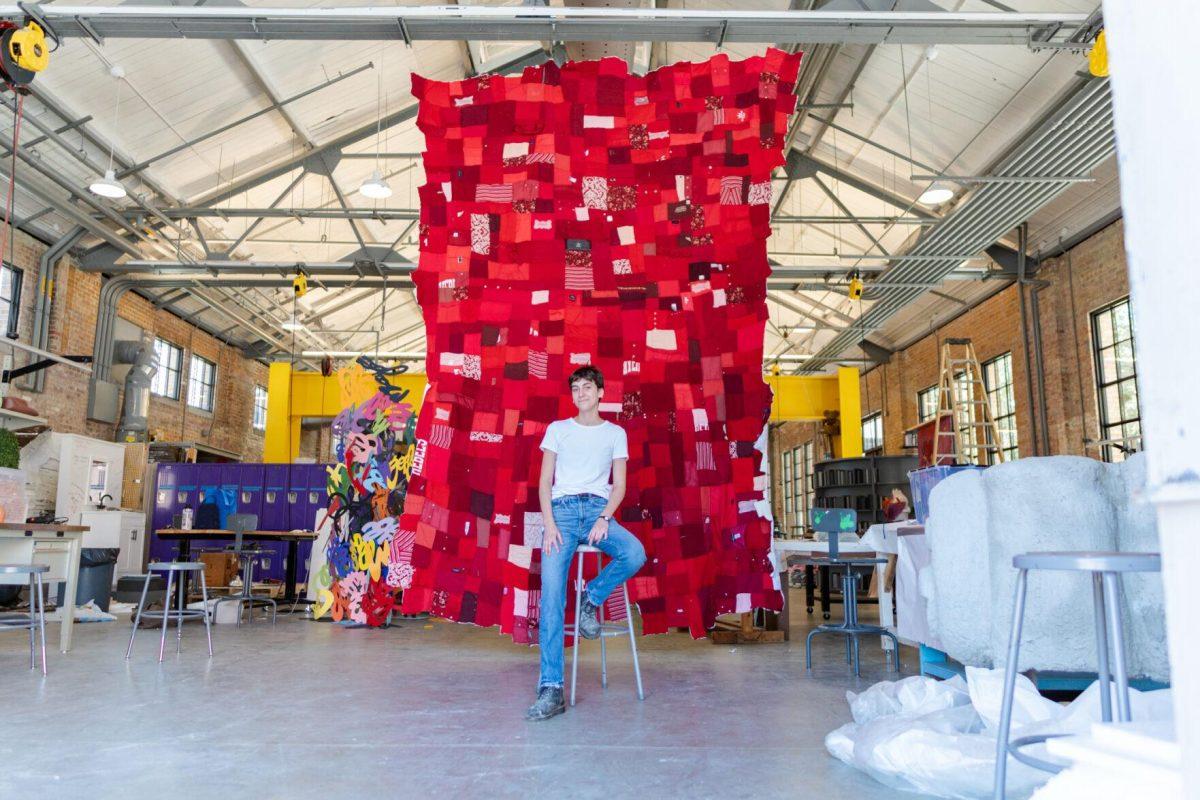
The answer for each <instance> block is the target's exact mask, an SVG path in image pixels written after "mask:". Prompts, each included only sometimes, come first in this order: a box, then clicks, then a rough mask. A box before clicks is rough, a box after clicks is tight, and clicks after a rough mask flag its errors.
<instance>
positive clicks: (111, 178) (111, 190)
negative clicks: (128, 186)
mask: <svg viewBox="0 0 1200 800" xmlns="http://www.w3.org/2000/svg"><path fill="white" fill-rule="evenodd" d="M88 191H89V192H91V193H92V194H98V195H100V196H101V197H109V198H112V199H114V200H116V199H118V198H121V197H124V196H125V195H126V194H127V192H126V191H125V187H124V185H122V183H121V182H120V181H119V180H117V176H116V173H114V172H113V171H112V170H111V169H110V170H108V171H107V172H105V173H104V177H103V178H97V179H96V180H94V181H92V183H91V185H89V186H88Z"/></svg>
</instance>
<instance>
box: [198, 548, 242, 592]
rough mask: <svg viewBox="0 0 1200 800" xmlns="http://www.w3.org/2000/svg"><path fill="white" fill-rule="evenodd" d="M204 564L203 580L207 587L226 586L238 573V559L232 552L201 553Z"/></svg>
mask: <svg viewBox="0 0 1200 800" xmlns="http://www.w3.org/2000/svg"><path fill="white" fill-rule="evenodd" d="M200 561H201V562H203V564H204V582H205V583H206V584H208V588H209V589H212V588H213V587H216V586H228V585H229V582H230V581H231V580H233V578H234V576H236V575H237V574H238V560H237V556H235V555H234V554H233V553H201V554H200Z"/></svg>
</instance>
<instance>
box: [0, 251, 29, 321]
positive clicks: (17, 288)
mask: <svg viewBox="0 0 1200 800" xmlns="http://www.w3.org/2000/svg"><path fill="white" fill-rule="evenodd" d="M24 278H25V273H24V272H23V271H21V270H20V269H18V268H17V267H14V266H12V265H11V264H3V265H0V332H3V333H4V335H5V336H7V337H8V338H10V339H16V338H17V332H18V325H19V324H20V321H21V288H22V284H23V283H24Z"/></svg>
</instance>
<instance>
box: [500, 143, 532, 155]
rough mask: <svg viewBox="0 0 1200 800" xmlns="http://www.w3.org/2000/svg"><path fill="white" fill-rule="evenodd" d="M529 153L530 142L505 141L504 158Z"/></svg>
mask: <svg viewBox="0 0 1200 800" xmlns="http://www.w3.org/2000/svg"><path fill="white" fill-rule="evenodd" d="M527 155H529V142H505V143H504V152H503V153H502V154H501V157H503V158H517V157H518V156H527Z"/></svg>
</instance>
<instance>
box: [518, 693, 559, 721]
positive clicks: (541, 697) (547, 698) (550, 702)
mask: <svg viewBox="0 0 1200 800" xmlns="http://www.w3.org/2000/svg"><path fill="white" fill-rule="evenodd" d="M566 710H567V704H566V702H565V701H564V700H563V690H562V687H561V686H543V687H542V688H541V689H538V697H537V702H535V703H534V704H533V705H531V706H530V707H529V710H528V711H526V712H525V719H527V720H529V721H531V722H540V721H541V720H544V719H550V718H551V717H557V716H558V715H559V714H561V713H563V712H564V711H566Z"/></svg>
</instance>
